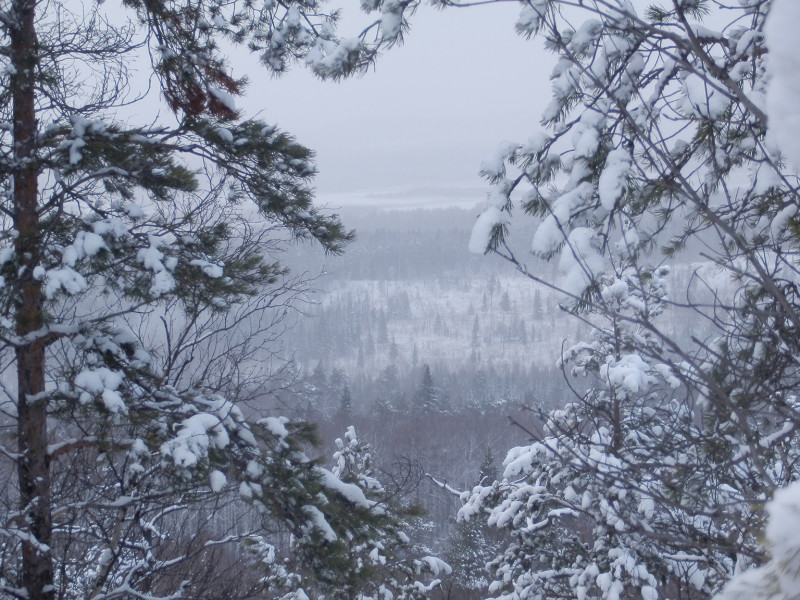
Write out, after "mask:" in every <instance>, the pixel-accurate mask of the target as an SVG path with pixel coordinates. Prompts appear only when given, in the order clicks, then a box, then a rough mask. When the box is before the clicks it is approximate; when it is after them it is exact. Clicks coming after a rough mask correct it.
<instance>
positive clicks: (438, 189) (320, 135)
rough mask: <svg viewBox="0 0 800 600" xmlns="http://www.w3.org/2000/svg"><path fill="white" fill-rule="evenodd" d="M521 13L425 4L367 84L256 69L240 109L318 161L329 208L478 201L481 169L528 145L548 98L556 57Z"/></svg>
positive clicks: (510, 7)
mask: <svg viewBox="0 0 800 600" xmlns="http://www.w3.org/2000/svg"><path fill="white" fill-rule="evenodd" d="M353 4H355V3H354V2H353ZM516 15H517V6H516V4H496V5H492V6H485V7H473V8H469V9H450V10H447V11H444V12H441V11H434V10H433V9H431V8H429V7H422V8H421V9H420V10H419V11H418V13H417V14H416V15H415V17H414V18H413V22H412V29H411V32H410V34H409V35H408V36H407V38H406V43H405V44H404V45H403V46H400V47H396V48H394V49H393V50H391V51H389V52H388V53H386V54H385V55H384V56H382V57H381V58H380V59H379V61H378V63H377V65H376V68H375V70H374V71H371V72H370V73H368V74H366V75H364V76H363V77H358V78H353V79H349V80H346V81H343V82H340V83H332V82H321V81H318V80H316V79H315V78H314V77H313V76H312V75H311V74H310V73H309V72H307V71H306V70H304V69H302V68H295V69H294V70H293V71H292V72H291V73H289V74H288V75H287V76H284V77H281V78H280V79H273V78H271V77H269V76H268V75H266V74H264V75H263V78H259V75H260V74H262V73H264V71H263V70H254V71H252V72H251V74H250V81H251V83H250V88H249V90H248V95H247V98H246V99H242V100H240V101H239V102H237V104H239V105H240V106H241V107H242V108H245V109H246V111H247V112H248V113H250V114H252V113H256V112H259V111H260V112H261V116H262V118H264V119H265V120H267V121H269V122H275V123H277V124H278V125H279V126H280V127H282V128H283V129H285V130H287V131H289V132H291V133H293V134H294V135H295V136H296V137H297V138H298V140H299V141H301V142H302V143H304V144H305V145H307V146H309V147H311V148H313V149H314V150H315V151H316V152H317V164H318V167H319V176H318V179H317V189H318V197H319V199H320V201H321V202H323V203H331V204H353V203H361V202H363V201H365V200H367V199H373V198H377V199H378V201H380V202H386V203H388V204H393V203H395V202H397V201H402V200H398V199H399V198H400V196H402V195H403V194H398V193H394V194H386V193H385V192H387V191H388V192H391V191H395V192H397V191H401V190H405V191H410V194H411V196H417V197H418V196H420V195H423V196H424V195H428V196H431V195H433V196H438V197H440V199H445V198H449V199H450V201H452V200H453V199H458V198H460V197H463V198H464V200H465V201H468V202H474V201H475V200H479V199H480V198H481V197H482V193H483V190H484V189H485V186H484V184H483V183H482V182H481V180H480V179H479V177H478V175H477V173H478V170H479V168H480V162H481V160H482V159H483V158H484V157H485V156H487V155H489V154H490V153H491V152H492V150H493V149H494V148H495V147H496V146H497V144H498V143H500V142H501V141H503V140H515V141H524V140H526V139H527V138H528V136H529V135H530V134H531V133H532V132H533V131H535V130H536V129H537V128H538V127H539V125H538V121H539V115H540V114H541V112H542V109H543V108H544V106H545V105H546V103H547V102H548V101H549V98H550V84H549V81H548V74H549V72H550V70H551V67H552V64H553V60H552V58H551V56H550V55H548V54H546V53H545V52H544V51H543V50H542V47H541V43H540V42H539V41H538V40H533V41H526V40H523V39H521V38H520V37H519V36H517V35H516V34H515V32H514V22H515V20H516ZM343 33H344V34H345V35H346V34H347V32H346V31H344V32H343ZM423 188H424V189H425V190H426V191H424V192H423V191H421V190H422V189H423Z"/></svg>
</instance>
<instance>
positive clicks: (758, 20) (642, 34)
mask: <svg viewBox="0 0 800 600" xmlns="http://www.w3.org/2000/svg"><path fill="white" fill-rule="evenodd" d="M442 4H444V5H462V4H464V5H468V4H470V3H469V2H464V3H460V2H450V1H445V2H443V3H442ZM770 6H771V3H770V2H769V1H767V0H742V1H740V2H738V3H725V2H716V1H713V0H672V1H667V0H663V1H652V2H647V3H635V2H630V1H628V0H585V1H583V2H578V3H575V2H569V1H566V0H563V1H562V0H526V1H524V2H522V3H521V12H520V17H519V20H518V21H517V25H516V26H517V30H518V32H519V33H520V34H521V35H523V36H526V37H538V38H539V39H543V40H544V42H545V45H546V47H547V48H548V49H549V50H551V51H552V52H553V53H554V54H555V55H556V57H557V61H556V66H555V69H554V71H553V74H552V85H553V94H552V101H551V103H550V105H549V106H548V107H547V109H546V110H545V113H544V114H543V115H542V123H543V125H544V130H543V131H540V132H536V133H534V134H533V135H532V136H531V137H530V138H529V139H528V140H527V141H526V142H523V143H514V142H512V143H506V144H503V145H502V146H501V147H500V148H499V149H498V151H497V152H496V153H495V154H494V155H493V156H492V157H490V158H489V159H487V160H486V161H485V162H484V163H483V165H482V172H483V174H484V175H485V176H486V177H487V178H488V179H489V180H490V181H491V183H492V192H491V193H490V196H489V201H488V205H487V208H486V210H485V211H484V213H483V214H482V215H481V216H480V217H479V218H478V220H477V222H476V225H475V228H474V230H473V236H472V239H471V243H470V248H471V250H473V251H477V252H485V251H492V252H496V253H498V254H500V255H501V256H504V257H505V258H507V259H508V260H509V261H511V262H512V263H514V264H515V265H516V266H517V267H518V268H519V270H520V271H521V272H523V273H524V274H525V275H527V276H529V277H531V278H532V279H535V280H537V281H539V282H540V283H543V284H546V285H548V286H550V287H553V288H556V289H557V290H558V291H559V292H561V293H562V295H563V297H564V298H565V308H567V309H569V310H572V311H574V312H575V313H576V314H578V315H580V318H582V319H584V320H585V321H586V322H587V323H589V324H590V325H592V327H594V328H595V330H596V332H597V335H598V336H600V337H599V338H597V339H595V340H593V341H592V342H590V343H589V344H588V345H587V346H585V347H578V348H576V349H575V351H574V352H570V353H569V355H568V356H567V357H565V358H567V359H569V360H568V362H570V361H571V362H572V364H573V368H575V367H578V368H579V370H582V371H586V372H588V373H594V374H596V376H597V377H598V379H599V381H597V382H596V385H593V386H592V387H591V388H590V389H589V390H586V391H584V390H581V389H576V390H575V392H576V397H577V399H578V402H576V403H575V404H573V405H570V406H568V407H566V408H565V409H563V410H560V411H555V412H553V413H551V414H550V415H549V416H548V417H547V425H548V431H547V435H546V437H545V438H544V439H542V440H540V441H539V442H538V443H537V444H534V445H533V446H531V447H530V448H526V449H515V450H513V451H512V452H511V453H510V454H509V456H508V458H507V459H506V472H505V477H504V478H503V479H501V480H500V481H498V482H496V484H495V485H494V486H491V487H487V486H484V487H483V488H480V489H478V490H476V492H475V493H474V494H473V495H472V496H471V497H470V499H469V503H470V504H468V505H467V507H465V509H464V510H465V511H467V512H469V513H470V514H476V513H477V511H478V509H479V507H480V508H481V509H483V508H485V507H486V506H487V504H486V503H487V502H488V506H490V507H491V511H490V514H491V518H492V519H493V522H495V523H498V524H502V525H504V526H507V527H509V528H511V529H512V530H513V531H514V532H515V533H516V535H517V539H516V541H515V543H514V544H513V545H512V546H509V547H508V549H507V551H506V553H505V554H504V555H503V556H501V557H498V559H497V560H496V561H495V563H494V568H495V569H496V573H497V576H498V579H497V583H496V585H495V590H496V591H497V593H498V594H499V595H500V596H502V597H506V596H505V595H506V594H508V597H514V598H518V597H519V598H528V597H529V598H536V597H548V596H552V595H567V596H569V597H577V598H583V597H585V595H594V596H596V597H598V598H600V597H602V598H604V599H608V598H612V597H614V598H615V597H617V596H618V594H620V593H627V592H624V590H626V589H627V590H633V589H634V588H637V587H638V588H640V592H639V593H641V594H642V595H643V596H644V597H645V598H651V597H652V598H655V597H657V596H664V597H671V596H670V595H671V593H672V592H671V591H670V589H671V588H670V585H672V584H674V585H676V586H678V585H680V583H679V581H677V580H676V579H675V578H676V577H677V575H678V572H679V569H678V570H676V569H677V567H676V566H675V565H672V566H670V561H671V560H677V561H678V563H680V564H682V565H684V566H683V567H680V568H683V569H684V573H685V577H686V578H689V579H692V580H693V582H694V585H693V586H681V588H680V589H681V590H682V591H683V592H685V591H687V590H691V589H692V587H693V588H694V590H695V592H693V593H700V594H702V595H708V594H710V593H712V592H713V591H716V590H718V589H719V588H720V586H721V584H722V583H723V582H724V581H725V579H726V578H727V577H729V576H731V575H732V574H733V573H735V572H736V571H738V570H741V569H742V568H744V567H746V566H747V565H748V564H750V563H752V562H758V561H760V560H761V559H762V558H763V549H762V548H761V547H760V545H759V543H758V541H757V534H758V530H759V526H760V523H761V516H760V511H759V508H758V507H759V506H763V504H764V502H765V501H766V500H767V499H768V498H769V496H770V494H771V493H772V491H773V490H774V489H776V488H777V487H779V486H782V485H785V484H786V483H788V482H790V481H793V480H795V479H797V477H798V472H797V462H796V456H797V448H798V442H800V440H798V436H797V431H798V425H799V424H800V422H799V421H798V414H800V413H798V411H797V392H798V389H797V388H798V379H797V372H798V370H797V364H796V357H797V356H798V350H800V349H799V348H798V340H800V337H798V335H797V332H798V330H799V328H798V325H800V301H799V300H798V296H797V285H798V281H800V273H799V272H798V262H797V248H798V241H800V237H798V221H797V213H798V197H797V191H798V179H797V177H796V172H795V171H794V169H793V168H791V167H789V166H787V165H786V164H785V163H784V159H783V157H782V156H781V153H780V150H779V148H778V147H777V146H776V145H775V144H774V139H775V137H773V134H772V131H773V130H777V128H780V127H781V124H780V123H770V124H769V125H770V126H771V127H772V130H770V129H768V121H767V116H766V114H765V112H764V108H763V107H764V95H765V85H766V82H767V74H768V72H769V64H768V55H769V52H768V48H767V47H766V46H765V44H764V36H763V26H764V22H765V17H766V15H767V14H768V12H769V10H770ZM523 215H527V216H528V217H533V218H535V219H536V221H537V226H536V229H535V232H534V235H533V237H532V240H531V250H532V252H533V253H534V254H535V255H537V256H538V257H541V258H544V259H555V260H558V264H559V267H560V272H561V278H560V279H559V280H557V281H548V280H545V279H544V278H542V277H541V276H539V275H538V274H537V273H538V271H534V270H532V269H529V268H528V267H526V265H525V264H524V259H522V258H521V257H519V256H518V255H515V254H514V253H513V252H512V250H511V248H510V246H509V245H508V244H507V243H506V240H507V238H508V236H511V235H514V232H515V229H516V228H517V226H516V224H517V222H518V221H520V220H522V216H523ZM690 253H691V254H690ZM682 256H687V258H684V259H682V258H681V257H682ZM680 260H684V261H685V262H688V261H689V260H694V261H696V262H695V265H694V267H693V268H692V274H691V277H688V278H687V280H688V282H689V283H688V284H687V287H686V288H685V289H681V290H678V291H677V293H674V294H673V296H672V299H670V298H668V297H666V296H662V295H660V294H655V293H654V291H653V289H652V283H653V280H654V277H657V276H658V274H659V273H660V272H661V271H660V269H661V266H662V265H663V264H664V263H665V262H667V261H674V262H676V263H678V262H679V261H680ZM683 268H685V267H683ZM617 288H618V289H617ZM617 292H620V293H622V292H624V298H625V299H626V302H628V303H630V301H631V299H632V298H633V299H635V301H634V302H635V303H636V306H634V305H633V304H631V305H630V306H629V307H628V309H627V310H626V311H620V310H619V309H618V306H619V303H618V302H617V301H616V300H615V301H613V302H609V297H608V294H609V293H612V297H616V294H617ZM658 303H663V304H664V305H665V306H666V307H670V308H671V309H672V310H675V311H676V312H677V314H678V316H679V317H678V318H680V319H691V320H692V321H693V322H694V323H696V324H697V325H698V326H697V327H693V328H692V329H691V330H690V331H688V333H687V335H685V336H681V335H679V334H677V333H676V331H675V329H674V328H672V327H670V326H667V324H666V323H665V322H664V321H661V322H660V323H659V322H658V321H653V320H651V318H650V309H651V308H652V306H653V305H655V304H658ZM631 310H632V311H633V312H630V311H631ZM615 320H617V321H618V322H619V324H620V325H624V328H623V329H625V328H627V329H630V330H631V331H635V332H636V335H635V336H634V337H633V338H630V339H629V340H628V339H626V336H625V335H622V330H620V331H611V332H610V333H611V334H612V335H610V336H608V335H607V334H608V333H609V332H608V331H607V329H606V326H605V325H604V323H606V324H607V323H614V322H615ZM709 331H710V333H704V332H709ZM603 338H605V339H606V340H607V341H602V339H603ZM615 340H616V341H615ZM626 347H627V348H628V349H626V350H623V349H624V348H626ZM576 360H577V361H578V362H575V361H576ZM636 365H638V366H636ZM631 369H632V371H631V372H632V373H638V374H639V375H637V376H636V377H637V378H638V380H639V389H638V390H637V391H636V393H631V392H632V390H630V389H628V390H627V391H625V387H626V386H627V384H626V382H625V379H626V378H625V377H623V376H622V375H621V373H622V371H626V370H631ZM620 378H621V379H620ZM672 383H680V385H681V386H682V387H681V388H679V389H678V388H676V390H672V389H671V388H672V386H671V385H670V384H672ZM622 392H624V393H622ZM615 398H616V399H617V400H620V399H624V400H625V402H624V403H622V404H619V403H618V402H617V401H616V400H615ZM673 406H674V407H675V408H674V410H673V408H672V407H673ZM618 411H619V412H618ZM653 411H655V412H653ZM615 423H616V424H619V425H622V424H625V427H619V426H617V425H615ZM665 432H670V437H669V438H662V437H661V436H662V435H664V433H665ZM631 436H632V437H631ZM642 436H643V437H642ZM659 440H661V441H659ZM631 444H633V447H631ZM638 444H644V446H643V447H642V448H639V447H638ZM648 457H649V458H648ZM645 467H646V468H645ZM587 486H589V487H588V488H587ZM589 488H592V489H591V490H589V494H588V496H586V500H585V501H584V498H583V493H582V492H583V491H586V490H588V489H589ZM603 490H605V491H603ZM616 491H619V495H618V496H615V493H616ZM651 501H652V502H653V504H652V505H651V504H650V502H651ZM472 503H474V504H475V510H471V509H470V508H469V507H470V506H471V504H472ZM651 509H652V510H651ZM470 511H471V512H470ZM753 511H755V513H753ZM464 514H465V515H466V513H464ZM651 519H655V521H657V525H656V522H651ZM584 525H586V527H585V529H581V528H582V527H583V526H584ZM617 525H619V527H617ZM540 528H541V529H542V530H546V531H549V532H550V535H551V536H553V537H552V538H551V539H560V540H566V541H567V545H565V546H563V547H562V548H561V549H560V551H556V549H553V551H552V553H551V552H550V551H549V550H545V551H544V552H542V551H541V546H538V545H537V543H535V541H536V540H540V539H541V538H540V537H539V536H540V535H547V534H539V533H538V530H539V529H540ZM559 528H560V529H559ZM576 531H577V532H579V533H580V535H575V532H576ZM637 536H640V537H638V538H637ZM670 546H672V550H669V547H670ZM545 547H546V546H545ZM676 564H677V563H676ZM701 572H702V573H701ZM701 575H702V576H703V577H701ZM651 577H652V579H651ZM671 582H672V583H671ZM654 583H656V584H657V585H653V584H654Z"/></svg>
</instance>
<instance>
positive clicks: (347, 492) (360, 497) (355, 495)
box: [315, 467, 375, 508]
mask: <svg viewBox="0 0 800 600" xmlns="http://www.w3.org/2000/svg"><path fill="white" fill-rule="evenodd" d="M315 470H316V472H317V474H318V475H319V476H320V479H321V480H322V485H324V486H325V487H326V488H328V489H330V490H333V491H335V492H338V493H339V494H341V495H342V496H343V497H344V498H345V499H346V500H347V501H348V502H350V503H352V504H355V505H356V506H360V507H362V508H373V507H374V506H375V503H374V502H372V501H370V500H368V499H367V497H366V496H365V495H364V492H363V491H362V489H361V488H360V487H358V486H357V485H355V484H352V483H345V482H344V481H342V480H341V479H339V478H338V477H336V475H334V474H333V473H332V472H331V471H329V470H328V469H324V468H322V467H317V468H316V469H315Z"/></svg>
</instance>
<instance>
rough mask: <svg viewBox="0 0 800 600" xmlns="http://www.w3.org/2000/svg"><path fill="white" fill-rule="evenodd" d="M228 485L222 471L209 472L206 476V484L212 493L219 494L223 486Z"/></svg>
mask: <svg viewBox="0 0 800 600" xmlns="http://www.w3.org/2000/svg"><path fill="white" fill-rule="evenodd" d="M227 483H228V478H227V477H225V474H224V473H223V472H222V471H217V470H216V469H215V470H213V471H211V473H210V474H209V476H208V484H209V486H210V487H211V490H212V491H214V492H219V491H221V490H222V488H224V487H225V485H226V484H227Z"/></svg>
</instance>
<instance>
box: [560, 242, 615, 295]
mask: <svg viewBox="0 0 800 600" xmlns="http://www.w3.org/2000/svg"><path fill="white" fill-rule="evenodd" d="M595 240H596V236H595V233H594V231H593V230H592V229H589V228H588V227H576V228H575V229H573V230H572V231H571V232H570V234H569V237H568V239H567V248H565V249H564V250H563V251H562V253H561V259H560V260H559V263H558V265H559V269H560V270H561V272H562V273H563V277H562V281H561V287H562V289H563V290H564V291H565V292H566V293H567V294H570V295H572V296H581V295H582V294H583V292H584V291H586V288H587V287H588V286H589V285H591V284H592V283H594V282H595V281H596V280H597V279H598V278H599V277H600V275H602V273H603V271H604V269H605V259H604V258H603V257H602V255H601V254H600V253H599V252H598V251H597V249H596V248H595Z"/></svg>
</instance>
